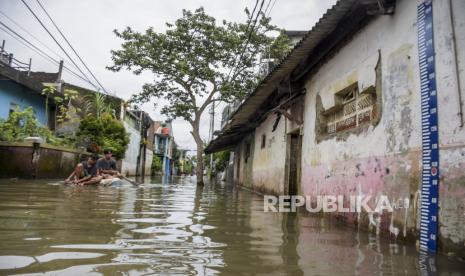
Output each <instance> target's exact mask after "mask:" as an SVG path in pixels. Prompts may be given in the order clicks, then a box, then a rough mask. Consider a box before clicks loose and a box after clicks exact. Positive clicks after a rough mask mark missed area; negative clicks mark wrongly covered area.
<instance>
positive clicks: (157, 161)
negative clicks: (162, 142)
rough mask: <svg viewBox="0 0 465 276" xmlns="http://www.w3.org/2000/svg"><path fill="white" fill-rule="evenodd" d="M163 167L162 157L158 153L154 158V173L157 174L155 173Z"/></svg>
mask: <svg viewBox="0 0 465 276" xmlns="http://www.w3.org/2000/svg"><path fill="white" fill-rule="evenodd" d="M162 168H163V164H162V161H161V158H160V157H159V156H157V155H154V156H153V159H152V174H153V175H155V173H157V172H161V169H162Z"/></svg>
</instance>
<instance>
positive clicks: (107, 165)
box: [97, 149, 121, 178]
mask: <svg viewBox="0 0 465 276" xmlns="http://www.w3.org/2000/svg"><path fill="white" fill-rule="evenodd" d="M112 156H113V152H112V151H111V150H110V149H105V150H104V151H103V158H100V159H99V160H98V161H97V173H98V175H101V176H104V177H105V178H111V177H120V176H121V174H120V173H119V172H118V171H117V169H116V161H115V160H114V159H113V158H112Z"/></svg>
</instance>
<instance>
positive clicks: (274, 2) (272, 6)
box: [266, 0, 276, 17]
mask: <svg viewBox="0 0 465 276" xmlns="http://www.w3.org/2000/svg"><path fill="white" fill-rule="evenodd" d="M270 1H271V0H270ZM274 4H276V0H274V1H273V5H271V8H270V11H269V12H268V14H267V15H266V17H269V16H270V14H271V10H273V8H274Z"/></svg>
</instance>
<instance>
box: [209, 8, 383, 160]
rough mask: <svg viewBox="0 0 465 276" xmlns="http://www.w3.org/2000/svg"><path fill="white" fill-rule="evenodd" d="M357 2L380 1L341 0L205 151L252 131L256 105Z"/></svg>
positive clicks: (263, 81) (270, 75) (276, 68)
mask: <svg viewBox="0 0 465 276" xmlns="http://www.w3.org/2000/svg"><path fill="white" fill-rule="evenodd" d="M356 4H362V5H378V1H377V0H339V1H337V3H336V4H335V5H333V7H331V8H330V9H328V10H327V11H326V13H325V14H324V15H323V16H322V17H321V18H320V20H319V21H318V22H317V23H316V24H315V25H314V26H313V28H312V29H311V30H310V31H308V32H307V34H306V35H305V36H304V37H303V38H302V39H301V40H300V41H299V42H298V43H297V44H296V45H295V46H294V48H293V49H292V51H290V52H289V54H288V55H287V56H286V57H285V58H284V59H283V60H282V61H281V62H280V63H279V64H278V65H276V66H275V67H274V68H273V70H272V71H271V72H270V73H269V74H268V75H267V76H266V77H265V78H264V79H263V80H262V81H261V82H260V84H259V85H258V86H257V88H256V89H255V90H254V91H253V92H252V93H251V94H250V96H249V97H248V98H247V99H246V100H245V101H244V102H243V103H242V104H241V105H240V106H239V108H238V109H237V110H236V111H235V112H234V113H233V114H232V115H231V117H230V121H229V122H228V123H227V124H226V125H225V126H224V127H223V129H222V130H221V134H220V135H219V136H218V137H217V138H215V139H214V140H212V141H211V142H210V144H209V145H208V146H207V148H206V149H205V152H206V153H211V152H215V151H218V150H222V149H225V148H227V147H228V146H231V145H233V144H234V143H236V142H237V141H238V140H239V139H240V137H236V136H237V133H238V131H240V132H242V133H244V132H247V131H250V130H251V129H252V128H253V127H247V123H248V122H249V121H250V119H251V118H253V116H254V115H255V111H256V109H257V108H258V107H259V106H260V105H261V104H262V103H263V102H264V101H265V100H266V99H267V98H268V97H269V96H270V95H271V94H272V93H273V91H274V90H275V88H276V86H277V85H278V84H279V83H280V82H281V81H282V80H283V79H285V78H286V77H288V76H289V74H290V73H291V72H292V71H293V70H294V68H296V66H298V65H299V63H300V62H301V61H302V60H304V59H306V58H307V57H308V56H309V55H310V54H311V52H312V50H313V49H314V48H315V47H316V46H317V45H318V44H320V43H321V42H322V40H323V39H324V38H326V37H327V36H328V35H330V34H331V33H332V32H333V31H334V30H335V28H336V27H337V26H338V24H339V23H340V21H341V20H342V19H344V18H345V17H346V16H347V14H349V13H350V12H351V11H352V9H353V8H354V6H356Z"/></svg>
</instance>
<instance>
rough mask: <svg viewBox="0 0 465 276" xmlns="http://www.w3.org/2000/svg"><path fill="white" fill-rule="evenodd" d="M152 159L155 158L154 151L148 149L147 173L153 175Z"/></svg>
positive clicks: (146, 159)
mask: <svg viewBox="0 0 465 276" xmlns="http://www.w3.org/2000/svg"><path fill="white" fill-rule="evenodd" d="M152 160H153V152H152V151H151V150H149V149H148V147H147V151H146V156H145V175H151V173H152Z"/></svg>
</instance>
